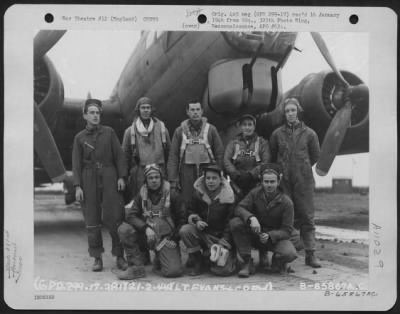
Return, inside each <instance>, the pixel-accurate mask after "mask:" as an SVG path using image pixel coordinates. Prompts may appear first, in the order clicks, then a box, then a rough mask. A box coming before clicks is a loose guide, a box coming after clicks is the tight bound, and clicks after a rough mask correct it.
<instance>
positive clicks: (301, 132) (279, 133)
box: [270, 98, 321, 268]
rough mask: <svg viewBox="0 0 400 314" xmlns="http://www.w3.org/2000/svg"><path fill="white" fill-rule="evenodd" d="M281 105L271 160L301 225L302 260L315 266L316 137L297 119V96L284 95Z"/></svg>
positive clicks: (317, 148) (316, 262)
mask: <svg viewBox="0 0 400 314" xmlns="http://www.w3.org/2000/svg"><path fill="white" fill-rule="evenodd" d="M283 108H284V117H285V124H284V125H283V126H281V127H279V128H278V129H276V130H275V131H274V132H273V133H272V136H271V138H270V148H271V155H272V160H273V161H275V162H277V163H278V164H279V165H280V166H281V167H282V170H283V179H282V188H283V190H284V192H285V193H286V194H287V195H289V197H290V198H291V199H292V201H293V203H294V211H295V225H296V223H298V225H299V227H300V236H301V239H302V240H303V244H304V249H305V252H306V259H305V263H306V265H309V266H311V267H314V268H318V267H321V265H320V264H319V263H318V261H317V258H316V257H315V255H314V252H315V249H316V243H315V224H314V200H313V193H314V186H315V181H314V176H313V173H312V168H311V167H312V166H313V165H314V164H315V163H316V162H317V160H318V158H319V154H320V147H319V142H318V137H317V134H316V133H315V132H314V131H313V130H312V129H310V128H309V127H307V126H306V125H305V124H304V122H302V121H301V120H300V119H299V117H300V114H301V112H302V108H301V106H300V103H299V101H298V100H297V99H296V98H288V99H286V100H285V102H284V107H283ZM296 220H297V222H296Z"/></svg>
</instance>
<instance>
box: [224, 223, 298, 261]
mask: <svg viewBox="0 0 400 314" xmlns="http://www.w3.org/2000/svg"><path fill="white" fill-rule="evenodd" d="M229 225H230V228H231V232H232V237H233V241H234V243H235V246H236V249H237V251H238V252H239V254H240V256H241V257H242V258H244V259H245V258H248V257H250V256H251V248H252V247H254V248H256V249H258V250H259V251H260V252H267V251H271V252H274V258H275V259H276V260H277V261H279V262H282V263H290V262H292V261H293V260H295V259H296V258H297V254H296V249H295V248H294V246H293V244H292V242H290V241H289V240H280V241H277V242H276V243H272V242H271V241H270V240H269V241H268V242H267V243H265V244H263V243H261V242H260V239H259V237H258V235H256V234H255V233H254V232H253V231H252V230H251V228H250V226H249V225H248V224H246V223H244V222H243V220H242V219H240V218H239V217H235V218H233V219H232V220H231V221H230V222H229Z"/></svg>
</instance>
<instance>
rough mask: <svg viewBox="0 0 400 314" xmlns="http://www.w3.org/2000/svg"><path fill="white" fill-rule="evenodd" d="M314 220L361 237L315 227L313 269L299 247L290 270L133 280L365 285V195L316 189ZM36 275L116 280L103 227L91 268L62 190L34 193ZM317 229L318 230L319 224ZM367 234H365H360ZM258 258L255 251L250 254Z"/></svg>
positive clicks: (279, 286) (288, 286)
mask: <svg viewBox="0 0 400 314" xmlns="http://www.w3.org/2000/svg"><path fill="white" fill-rule="evenodd" d="M315 203H316V223H317V225H318V226H321V228H322V226H328V227H334V228H333V229H334V230H336V229H337V230H345V231H349V232H353V233H355V234H357V233H360V232H361V233H364V240H358V239H357V240H356V239H353V240H351V239H350V240H345V239H341V237H340V233H338V236H337V237H336V236H335V235H333V236H331V237H330V240H324V234H323V232H322V233H321V232H319V231H318V228H317V237H318V244H317V255H318V257H319V258H320V259H321V263H322V266H323V267H322V268H320V269H317V270H314V269H312V268H310V267H306V266H305V265H304V251H300V252H298V254H299V258H297V259H296V260H295V261H294V262H293V263H292V264H291V268H292V269H293V270H294V272H293V273H286V274H270V273H263V272H259V273H257V274H256V275H254V276H251V277H250V278H248V279H240V278H238V277H237V276H236V275H234V276H231V277H215V276H212V275H211V274H204V275H201V276H197V277H189V276H187V275H185V276H183V277H180V278H176V279H173V280H172V279H166V278H162V277H160V276H158V275H155V274H154V273H152V271H151V266H147V269H146V271H147V276H146V277H145V278H141V279H139V280H137V282H142V283H145V284H151V285H153V284H156V283H170V282H172V281H173V282H175V283H189V284H193V283H201V284H209V285H215V284H226V285H243V284H253V285H254V284H255V285H260V286H262V285H265V283H266V282H271V283H272V285H273V289H274V290H299V289H300V285H301V283H313V282H314V283H316V282H346V283H350V284H353V285H357V284H361V285H363V286H364V287H367V285H368V256H369V255H368V252H369V247H368V234H367V231H368V216H369V215H368V212H369V206H368V204H369V201H368V195H360V194H328V193H316V195H315ZM34 206H35V225H34V226H35V229H34V231H35V234H34V244H35V247H34V249H35V278H41V279H44V280H56V281H63V282H67V281H68V282H71V281H72V282H81V283H82V282H83V283H85V284H91V283H94V282H96V283H111V282H115V281H117V278H116V276H115V274H114V273H113V267H114V259H113V258H112V257H111V254H110V248H111V243H110V239H109V235H108V234H107V232H106V231H104V232H103V235H104V245H105V250H106V252H105V254H104V258H103V259H104V271H103V272H100V273H93V272H91V271H90V268H91V264H92V259H91V258H90V257H89V256H88V254H87V239H86V230H85V227H84V223H83V218H82V214H81V211H80V208H79V207H77V206H75V205H69V206H66V205H65V204H64V200H63V195H60V194H57V193H43V192H41V193H35V204H34ZM321 230H322V229H321ZM365 235H366V237H365ZM255 257H256V258H257V256H256V255H255Z"/></svg>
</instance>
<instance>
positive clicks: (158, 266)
mask: <svg viewBox="0 0 400 314" xmlns="http://www.w3.org/2000/svg"><path fill="white" fill-rule="evenodd" d="M160 270H161V261H160V257H159V255H158V253H156V254H155V255H154V259H153V272H156V273H157V272H159V271H160Z"/></svg>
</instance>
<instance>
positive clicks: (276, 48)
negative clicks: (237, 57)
mask: <svg viewBox="0 0 400 314" xmlns="http://www.w3.org/2000/svg"><path fill="white" fill-rule="evenodd" d="M223 36H224V37H225V40H226V41H227V42H228V43H229V45H230V46H232V47H233V48H234V49H236V50H239V51H241V52H245V53H255V52H256V51H257V49H258V47H259V46H260V43H263V44H264V45H263V47H262V49H261V52H260V56H265V57H267V56H269V57H272V59H275V60H280V58H282V57H283V55H284V54H285V52H286V49H287V47H288V46H290V45H293V46H294V43H295V41H296V38H297V33H296V32H285V33H282V32H224V33H223Z"/></svg>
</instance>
